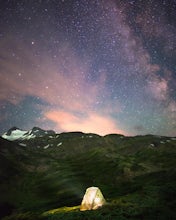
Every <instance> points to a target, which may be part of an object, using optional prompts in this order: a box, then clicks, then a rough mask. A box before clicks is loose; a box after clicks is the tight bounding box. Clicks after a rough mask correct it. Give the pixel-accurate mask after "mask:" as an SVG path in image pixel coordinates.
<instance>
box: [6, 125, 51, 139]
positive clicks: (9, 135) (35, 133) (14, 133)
mask: <svg viewBox="0 0 176 220" xmlns="http://www.w3.org/2000/svg"><path fill="white" fill-rule="evenodd" d="M53 134H55V132H54V131H52V130H43V129H41V128H39V127H33V128H32V129H31V130H29V131H24V130H22V129H20V128H18V127H15V126H14V127H12V128H10V129H9V130H8V131H7V132H5V133H4V134H3V135H2V138H4V139H7V140H10V141H14V140H26V139H27V140H28V139H31V138H35V137H43V136H45V135H53Z"/></svg>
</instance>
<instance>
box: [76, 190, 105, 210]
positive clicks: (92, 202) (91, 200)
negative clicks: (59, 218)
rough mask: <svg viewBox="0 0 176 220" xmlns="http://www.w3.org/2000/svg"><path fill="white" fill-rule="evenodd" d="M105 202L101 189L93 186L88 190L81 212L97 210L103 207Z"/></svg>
mask: <svg viewBox="0 0 176 220" xmlns="http://www.w3.org/2000/svg"><path fill="white" fill-rule="evenodd" d="M105 202H106V201H105V199H104V196H103V194H102V192H101V191H100V189H99V188H98V187H94V186H92V187H89V188H87V190H86V192H85V194H84V197H83V200H82V203H81V207H80V210H81V211H85V210H95V209H98V208H100V207H101V206H103V205H104V204H105Z"/></svg>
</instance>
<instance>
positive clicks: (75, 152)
mask: <svg viewBox="0 0 176 220" xmlns="http://www.w3.org/2000/svg"><path fill="white" fill-rule="evenodd" d="M175 164H176V138H168V137H157V136H152V135H147V136H136V137H124V136H122V135H115V134H111V135H107V136H105V137H101V136H98V135H95V134H83V133H81V132H71V133H62V134H60V135H58V134H54V135H46V136H45V137H40V138H39V137H38V138H35V139H31V140H26V141H20V142H18V143H15V142H9V141H6V140H4V139H2V138H1V139H0V180H1V181H0V195H1V196H0V209H1V210H0V215H1V218H2V219H4V220H5V219H6V220H8V219H9V220H10V219H11V220H12V219H21V220H22V219H76V220H79V219H82V220H83V219H91V220H92V219H175V217H176V213H175V212H174V207H176V168H175ZM90 186H98V187H99V188H100V189H101V191H102V193H103V194H104V197H105V199H106V200H107V205H106V206H105V207H103V208H102V209H100V210H96V211H86V212H80V211H79V205H80V203H81V200H82V197H83V195H84V192H85V190H86V188H87V187H90ZM75 206H76V207H75ZM64 207H65V208H64ZM66 207H71V208H66ZM7 215H8V216H7ZM5 216H6V217H5Z"/></svg>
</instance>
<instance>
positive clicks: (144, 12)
mask: <svg viewBox="0 0 176 220" xmlns="http://www.w3.org/2000/svg"><path fill="white" fill-rule="evenodd" d="M12 126H17V127H19V128H21V129H24V130H28V129H31V128H32V127H34V126H38V127H40V128H43V129H53V130H55V131H56V132H58V133H60V132H63V131H83V132H92V133H97V134H100V135H105V134H109V133H120V134H124V135H130V136H133V135H144V134H154V135H164V136H176V0H149V1H145V0H136V1H135V0H131V1H130V0H123V1H122V0H90V1H88V0H79V1H78V0H57V1H56V0H23V1H18V0H16V1H15V0H0V133H1V134H2V133H3V132H5V131H6V130H8V129H9V128H11V127H12Z"/></svg>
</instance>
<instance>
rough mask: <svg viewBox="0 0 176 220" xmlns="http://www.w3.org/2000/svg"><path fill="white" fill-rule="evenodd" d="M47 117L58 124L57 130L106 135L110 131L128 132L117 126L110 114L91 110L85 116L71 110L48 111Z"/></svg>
mask: <svg viewBox="0 0 176 220" xmlns="http://www.w3.org/2000/svg"><path fill="white" fill-rule="evenodd" d="M45 117H46V118H47V119H49V120H51V121H53V122H55V124H56V130H62V131H82V132H85V133H90V132H91V133H97V134H100V135H106V134H109V133H118V134H126V132H125V131H123V130H120V129H118V128H117V125H116V124H115V122H114V121H113V120H112V119H111V118H110V117H108V116H105V115H99V114H97V113H92V112H89V113H88V115H86V116H84V117H78V116H75V115H74V114H72V113H69V112H63V111H48V112H46V113H45Z"/></svg>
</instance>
